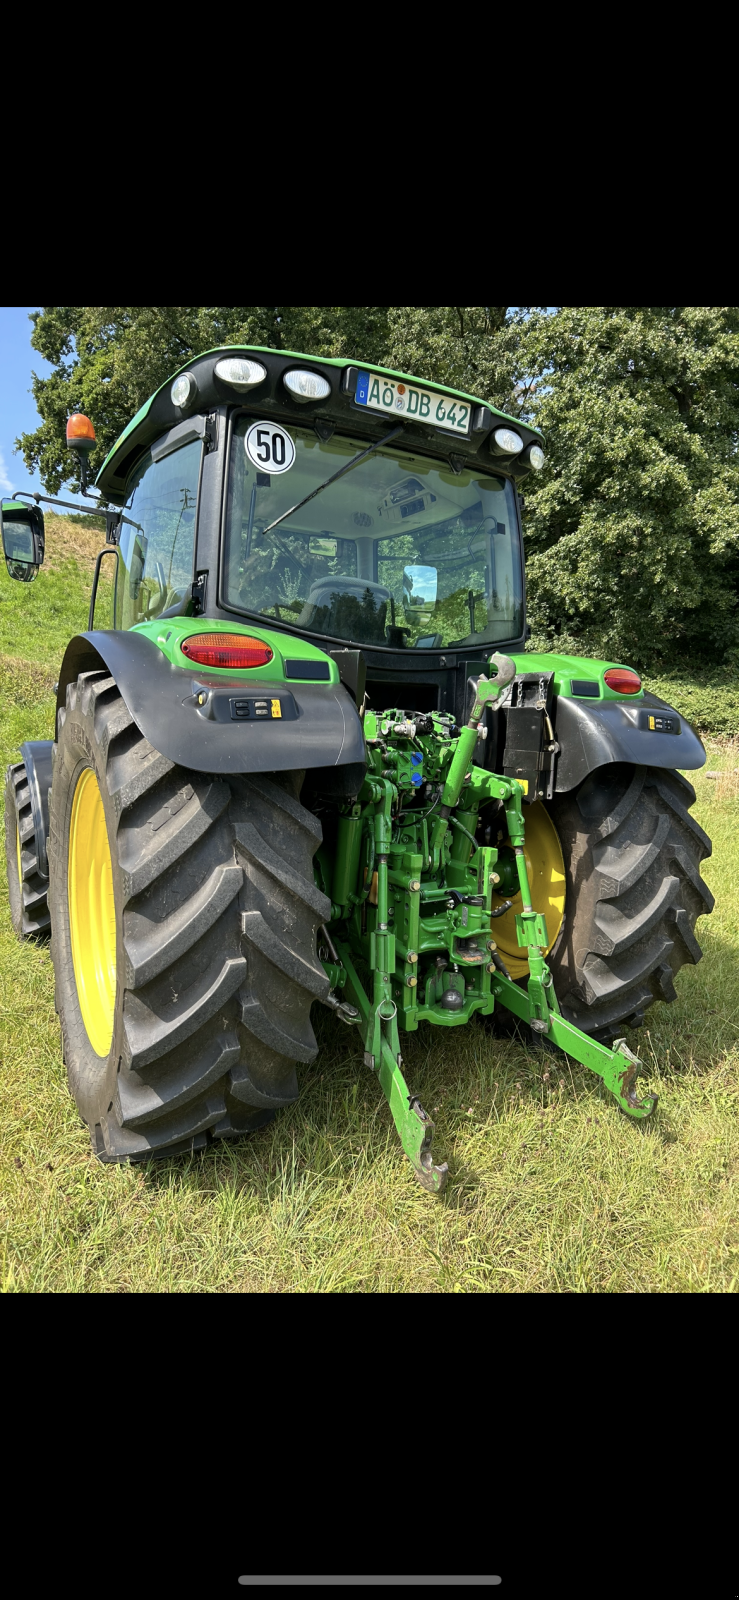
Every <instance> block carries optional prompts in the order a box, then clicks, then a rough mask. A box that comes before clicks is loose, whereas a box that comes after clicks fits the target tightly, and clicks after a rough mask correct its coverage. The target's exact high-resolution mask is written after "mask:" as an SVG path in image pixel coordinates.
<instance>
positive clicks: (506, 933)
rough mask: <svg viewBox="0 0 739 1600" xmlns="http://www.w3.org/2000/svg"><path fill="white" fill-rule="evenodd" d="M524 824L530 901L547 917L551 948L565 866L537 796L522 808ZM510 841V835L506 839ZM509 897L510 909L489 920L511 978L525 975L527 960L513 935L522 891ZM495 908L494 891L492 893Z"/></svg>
mask: <svg viewBox="0 0 739 1600" xmlns="http://www.w3.org/2000/svg"><path fill="white" fill-rule="evenodd" d="M523 815H524V822H525V824H526V832H525V844H524V855H525V857H526V871H527V872H528V875H529V883H530V885H531V904H532V906H533V907H534V910H535V911H543V913H544V916H545V917H546V920H547V933H548V935H549V944H548V945H547V950H551V948H552V945H553V944H555V942H556V940H557V936H558V934H559V930H560V928H561V926H562V918H563V916H564V910H565V868H564V861H563V859H562V846H561V845H560V842H559V838H558V835H557V830H556V828H555V826H554V823H553V822H552V819H551V817H550V815H549V812H548V811H547V810H546V808H545V807H544V806H543V805H542V803H541V801H540V800H535V801H534V804H533V805H531V806H524V808H523ZM506 844H508V845H510V839H507V840H506ZM506 899H507V900H508V899H511V900H512V902H513V903H512V905H511V909H510V911H506V914H505V916H504V917H496V918H495V920H494V921H493V924H492V929H493V938H494V939H495V942H496V944H497V946H498V950H499V952H500V954H501V956H502V957H503V960H504V962H505V964H506V966H507V968H508V971H509V972H510V974H511V977H512V978H526V977H528V972H529V963H528V960H527V958H526V956H525V955H524V954H523V951H522V950H521V949H520V948H519V943H518V939H517V937H516V912H520V911H521V910H522V903H521V891H520V890H519V892H518V894H517V895H516V896H515V897H514V896H512V895H506ZM493 909H495V895H493Z"/></svg>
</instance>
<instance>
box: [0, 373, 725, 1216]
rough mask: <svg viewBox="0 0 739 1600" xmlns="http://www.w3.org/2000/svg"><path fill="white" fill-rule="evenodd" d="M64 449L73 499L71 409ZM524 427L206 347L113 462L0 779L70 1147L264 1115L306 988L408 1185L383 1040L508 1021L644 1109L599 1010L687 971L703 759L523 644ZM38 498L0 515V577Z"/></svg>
mask: <svg viewBox="0 0 739 1600" xmlns="http://www.w3.org/2000/svg"><path fill="white" fill-rule="evenodd" d="M68 438H69V441H70V444H71V445H72V446H73V447H74V448H75V449H76V450H77V451H78V452H79V456H80V461H81V467H82V489H83V493H88V491H87V485H86V473H85V464H86V460H87V455H88V453H89V451H90V449H91V448H92V446H93V444H94V431H93V429H92V426H91V424H90V423H89V421H88V419H86V418H84V417H81V416H75V417H73V418H71V419H70V423H69V427H68ZM542 446H543V441H542V438H541V436H540V434H539V433H537V432H536V430H535V429H533V428H531V427H528V426H526V425H523V424H521V423H520V422H517V421H514V420H512V419H511V418H509V417H507V416H505V415H504V414H503V413H501V412H498V411H496V410H495V409H494V408H493V407H492V406H490V405H487V404H486V403H485V402H483V401H481V400H477V399H475V398H474V397H473V396H471V395H465V394H462V393H459V392H457V391H456V390H452V389H446V388H443V387H442V386H440V385H438V384H425V383H420V382H418V381H417V380H416V379H415V378H413V377H409V376H407V375H405V374H403V373H396V372H389V371H386V370H383V369H379V368H373V367H369V366H367V367H364V368H363V367H360V366H358V365H356V364H351V363H350V362H348V361H345V360H318V359H314V358H313V357H311V356H305V355H299V354H291V353H289V352H288V353H285V352H283V351H276V350H271V349H258V348H251V347H248V348H247V347H229V348H227V349H219V350H214V351H209V352H207V353H206V354H205V355H202V356H199V357H198V358H197V359H195V360H192V361H190V362H188V364H187V365H186V366H185V367H184V368H183V369H182V371H180V372H179V373H177V374H176V376H175V377H174V379H171V380H168V382H167V383H165V384H164V385H163V386H162V387H161V388H160V389H159V390H158V391H157V392H156V394H154V395H153V396H152V397H151V399H150V400H148V401H147V403H146V404H145V405H144V406H142V408H141V410H140V411H139V412H138V413H137V415H136V416H135V417H134V418H133V421H132V422H131V423H129V425H128V427H127V428H126V429H125V431H124V433H123V434H122V435H121V437H120V439H119V440H118V442H117V444H116V445H115V446H114V448H113V449H112V450H111V452H110V454H109V455H108V457H107V459H106V460H105V462H104V464H103V466H102V467H101V469H100V472H99V473H98V476H97V479H96V486H97V491H98V494H99V497H100V498H99V500H98V501H97V502H96V509H97V510H98V511H99V510H100V508H101V507H105V508H106V510H105V515H106V522H107V542H106V546H105V549H104V551H101V553H100V556H99V557H98V562H97V567H96V575H95V580H94V583H93V594H92V600H91V607H90V623H89V630H88V632H87V633H83V634H79V635H78V636H77V637H75V638H73V639H72V640H71V641H70V643H69V645H68V647H67V650H66V653H65V656H64V660H63V662H62V664H61V670H60V675H59V684H58V692H57V714H56V739H55V740H54V741H53V742H52V741H45V740H42V741H33V742H29V743H28V744H26V745H24V746H23V748H22V751H21V754H22V757H23V759H22V761H21V762H20V763H18V764H16V765H15V766H13V767H11V768H10V770H9V772H8V778H7V790H6V842H7V860H8V877H9V884H10V905H11V914H12V919H13V926H14V928H15V931H16V933H17V934H18V936H19V937H20V938H22V939H39V938H43V937H45V936H47V935H48V934H49V933H50V934H51V954H52V959H53V964H54V973H55V982H56V1007H57V1011H58V1013H59V1017H60V1021H61V1029H62V1039H63V1048H64V1059H65V1062H66V1066H67V1071H68V1075H69V1082H70V1087H71V1090H72V1094H73V1095H74V1098H75V1101H76V1104H77V1106H78V1108H79V1112H80V1115H81V1117H82V1118H83V1119H84V1121H85V1123H86V1124H87V1126H88V1128H89V1130H90V1137H91V1140H92V1145H93V1149H94V1150H95V1152H96V1153H97V1155H98V1156H99V1157H100V1159H101V1161H125V1160H127V1159H130V1160H140V1159H147V1158H151V1157H157V1156H158V1157H161V1156H171V1155H174V1154H177V1153H179V1152H185V1151H192V1150H194V1149H199V1148H201V1147H203V1146H204V1145H206V1143H208V1142H209V1141H211V1140H216V1139H233V1138H238V1137H239V1136H241V1135H243V1134H247V1133H249V1132H251V1131H252V1130H254V1129H256V1128H258V1127H260V1126H261V1125H262V1124H263V1123H265V1122H266V1121H267V1120H269V1119H270V1118H271V1117H272V1116H273V1115H274V1114H275V1112H276V1111H277V1110H279V1108H280V1107H282V1106H285V1105H288V1104H290V1103H292V1102H293V1101H295V1099H296V1098H297V1095H298V1078H297V1074H296V1064H297V1066H298V1067H300V1066H303V1065H304V1064H305V1063H307V1062H310V1061H311V1060H312V1059H313V1058H314V1056H315V1054H316V1050H317V1046H316V1041H315V1037H314V1034H313V1030H312V1027H311V1010H312V1007H313V1006H314V1005H315V1004H316V1003H320V1004H323V1005H325V1006H328V1007H330V1008H331V1009H332V1010H333V1011H334V1012H335V1013H336V1015H337V1017H339V1018H340V1019H341V1020H342V1021H343V1022H344V1023H346V1024H347V1025H348V1026H350V1027H355V1028H357V1029H358V1030H359V1032H360V1034H361V1039H362V1049H363V1060H364V1069H365V1070H367V1071H368V1072H372V1073H374V1074H375V1075H376V1077H377V1078H378V1079H379V1082H380V1084H381V1085H382V1088H383V1090H384V1092H385V1094H386V1096H387V1098H388V1101H389V1103H390V1108H391V1111H392V1114H393V1117H394V1119H395V1123H396V1126H397V1128H398V1132H399V1135H400V1138H401V1141H402V1144H403V1147H404V1149H405V1151H406V1153H407V1155H408V1157H409V1159H410V1161H411V1163H412V1165H413V1168H414V1170H415V1172H416V1175H417V1176H418V1178H419V1180H420V1182H421V1183H422V1184H423V1185H424V1186H425V1187H426V1188H427V1189H429V1190H431V1191H439V1190H441V1189H442V1188H443V1187H444V1183H445V1181H446V1176H447V1168H446V1165H445V1164H443V1165H439V1164H437V1163H436V1162H435V1160H434V1157H433V1154H432V1149H431V1145H432V1135H433V1124H432V1122H431V1120H430V1118H429V1116H428V1115H427V1113H426V1111H425V1110H424V1109H423V1106H422V1104H421V1100H420V1099H419V1096H418V1094H417V1093H416V1092H414V1090H412V1089H410V1088H409V1086H408V1084H407V1083H406V1081H405V1078H404V1075H403V1061H402V1054H401V1041H402V1037H403V1034H404V1033H408V1032H415V1030H416V1029H417V1028H418V1027H419V1025H420V1024H431V1025H433V1026H436V1027H442V1028H447V1029H450V1030H451V1029H454V1028H460V1027H464V1026H466V1025H467V1024H468V1023H470V1022H471V1020H472V1018H473V1017H474V1015H475V1013H479V1014H480V1016H481V1017H484V1018H492V1017H493V1015H494V1013H497V1014H498V1017H499V1019H501V1018H505V1017H508V1018H509V1020H510V1022H511V1027H513V1025H514V1024H513V1019H518V1021H519V1023H523V1024H524V1025H526V1026H527V1027H528V1028H529V1029H530V1030H531V1037H532V1042H534V1041H536V1042H537V1043H539V1044H541V1043H544V1042H547V1043H548V1044H549V1045H550V1047H551V1048H553V1049H556V1048H558V1049H560V1050H562V1051H565V1052H567V1054H569V1055H570V1056H571V1057H574V1058H575V1059H576V1060H577V1061H579V1062H582V1063H584V1064H586V1065H587V1066H588V1067H590V1068H592V1070H593V1071H594V1072H595V1073H597V1074H598V1075H599V1076H600V1077H601V1078H602V1080H603V1081H604V1083H605V1084H606V1085H607V1086H608V1088H609V1089H610V1090H611V1091H612V1093H613V1094H614V1096H615V1099H616V1101H617V1102H618V1104H619V1106H620V1107H621V1109H622V1110H623V1111H624V1112H625V1113H626V1114H627V1115H629V1116H631V1117H634V1118H643V1117H646V1116H648V1115H650V1114H651V1113H652V1111H653V1110H654V1106H655V1103H656V1097H655V1096H654V1095H650V1094H643V1095H641V1096H640V1094H639V1092H638V1090H637V1087H636V1079H637V1075H638V1071H639V1062H638V1059H637V1057H636V1056H634V1055H633V1054H632V1052H631V1051H630V1050H629V1048H628V1046H627V1044H626V1041H625V1039H624V1037H623V1030H624V1028H625V1027H629V1028H635V1027H637V1026H638V1025H639V1024H640V1023H641V1022H642V1020H643V1018H644V1015H645V1012H646V1010H647V1008H648V1007H650V1006H651V1005H652V1004H653V1002H654V1001H655V1000H666V1001H670V1000H672V999H674V998H675V988H674V980H675V975H676V973H677V972H678V970H679V969H680V967H681V966H682V965H683V964H684V963H686V962H695V961H698V960H699V959H700V954H701V952H700V948H699V945H698V943H697V940H696V937H695V924H696V919H697V918H698V917H699V916H701V915H703V914H704V913H705V912H707V911H710V910H711V907H712V904H713V900H712V896H711V894H710V892H709V890H708V888H707V887H706V885H705V884H704V883H703V881H702V879H701V874H700V864H701V861H702V860H703V859H704V857H706V856H707V855H709V854H710V849H711V846H710V842H709V840H708V838H707V837H706V835H705V833H703V832H702V830H701V829H700V828H699V827H698V826H697V824H696V823H695V822H694V821H693V819H692V818H691V815H690V806H691V804H692V802H693V800H694V798H695V795H694V792H693V790H692V788H691V786H690V784H689V783H688V782H687V781H686V780H685V779H684V778H683V777H682V776H680V773H679V771H678V770H676V769H678V768H680V769H685V768H688V769H690V768H697V767H700V766H702V764H703V762H704V760H705V753H704V750H703V747H702V745H701V743H700V741H699V739H698V738H697V737H696V735H695V733H694V732H693V730H692V728H691V727H690V726H689V725H688V724H687V723H686V722H685V721H684V719H683V718H682V716H680V715H678V713H677V712H676V711H674V710H672V709H671V708H670V707H669V706H667V705H665V704H664V702H663V701H661V700H659V699H657V698H656V697H655V696H654V695H651V694H648V693H645V692H644V690H643V689H642V686H641V683H640V680H639V677H638V676H637V674H636V673H635V672H634V671H633V670H632V669H631V668H629V667H628V666H624V665H623V664H621V663H619V662H611V661H589V660H583V659H581V658H579V657H574V656H564V655H538V654H533V653H530V652H527V651H526V649H525V645H526V640H527V637H528V630H527V627H526V622H525V612H524V564H523V550H522V532H521V513H522V509H523V497H522V494H521V486H522V484H523V483H524V480H525V478H526V476H527V474H528V473H530V472H532V471H534V472H536V471H537V470H540V469H541V467H542V466H543V464H544V453H543V448H542ZM40 498H43V497H34V496H29V495H26V496H25V497H24V496H20V497H19V496H16V497H15V498H14V500H12V501H6V502H5V503H4V505H3V530H2V531H3V544H4V550H5V556H6V561H7V565H8V570H9V572H10V574H11V576H13V577H16V578H19V579H25V580H27V579H28V578H29V577H33V576H34V575H35V573H36V572H37V571H38V567H39V565H40V563H41V561H42V560H43V553H44V551H43V515H42V513H41V511H40V509H39V499H40ZM26 502H28V503H26ZM56 503H60V502H56ZM75 509H78V508H75ZM105 555H109V556H111V557H112V558H113V560H114V562H115V581H114V586H113V615H112V618H106V621H109V622H110V624H111V625H110V626H108V627H104V628H102V629H96V628H95V627H94V612H95V599H96V590H97V584H98V574H99V571H100V568H101V563H102V560H103V557H104V556H105ZM450 1044H451V1040H450ZM452 1063H453V1053H452V1052H450V1071H453V1064H452ZM416 1087H422V1086H421V1085H418V1086H416Z"/></svg>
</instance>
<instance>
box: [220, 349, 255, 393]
mask: <svg viewBox="0 0 739 1600" xmlns="http://www.w3.org/2000/svg"><path fill="white" fill-rule="evenodd" d="M266 376H267V368H266V367H263V366H262V363H261V361H247V360H245V358H244V357H243V356H224V357H223V358H222V359H221V360H220V361H217V362H216V377H217V378H221V379H222V381H223V383H227V384H228V385H229V387H230V388H231V389H238V391H239V394H244V393H245V391H246V390H247V389H253V388H254V385H255V384H257V383H261V382H262V380H263V379H264V378H266Z"/></svg>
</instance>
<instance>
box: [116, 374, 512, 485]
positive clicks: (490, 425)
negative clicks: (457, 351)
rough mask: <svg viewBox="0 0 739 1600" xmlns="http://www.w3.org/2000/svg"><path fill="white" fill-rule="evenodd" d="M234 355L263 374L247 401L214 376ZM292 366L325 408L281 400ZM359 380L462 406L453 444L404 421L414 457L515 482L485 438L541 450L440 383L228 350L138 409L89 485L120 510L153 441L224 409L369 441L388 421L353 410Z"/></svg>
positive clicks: (490, 411)
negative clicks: (175, 392)
mask: <svg viewBox="0 0 739 1600" xmlns="http://www.w3.org/2000/svg"><path fill="white" fill-rule="evenodd" d="M238 355H243V356H258V357H259V359H260V361H261V363H262V365H263V366H264V367H265V368H266V369H267V376H266V378H265V379H264V380H263V381H262V382H261V383H260V384H259V386H258V388H256V389H255V391H254V393H253V396H252V394H250V393H249V394H246V395H239V394H237V393H236V392H235V391H234V389H233V388H232V387H231V386H230V385H229V384H228V383H225V382H224V381H223V380H222V379H221V378H219V377H217V376H216V372H215V368H216V365H217V363H218V362H219V361H220V360H221V359H222V358H223V357H225V356H238ZM296 365H299V366H300V367H301V368H303V369H306V370H308V371H319V372H320V373H321V374H322V375H323V376H324V377H325V378H327V379H328V381H329V383H330V385H331V392H330V394H329V395H328V397H327V398H326V399H325V400H318V401H308V402H305V401H303V402H298V401H297V400H295V399H294V398H293V397H292V395H290V394H289V393H288V391H287V389H286V388H285V386H284V384H283V383H282V378H283V375H284V373H285V372H288V371H289V370H290V369H291V368H292V369H294V368H295V367H296ZM182 372H191V373H193V375H194V377H195V380H196V384H197V390H196V392H195V395H194V398H193V400H192V402H191V403H190V404H189V405H187V406H186V407H180V406H177V405H175V404H174V402H173V400H172V397H171V388H172V384H173V382H174V379H175V378H176V377H178V376H179V374H180V373H182ZM360 372H368V373H370V375H371V374H377V375H378V376H379V377H386V378H394V379H396V380H398V381H400V382H401V383H406V384H413V385H415V386H416V387H418V388H423V389H427V390H429V391H431V392H432V393H433V394H438V395H440V396H441V395H447V396H449V397H450V398H451V399H453V400H456V401H459V402H461V403H463V404H464V403H466V404H468V405H469V406H470V408H471V428H470V432H469V434H468V435H467V436H466V437H465V436H463V435H459V436H456V435H454V434H452V433H450V432H449V431H448V430H446V429H442V428H438V427H433V426H429V424H428V423H424V422H422V421H416V420H415V419H410V418H408V420H404V427H403V435H404V438H405V437H407V440H408V444H409V446H410V447H411V448H412V449H413V450H414V451H421V452H428V454H430V455H436V456H438V455H439V454H440V453H441V454H444V455H446V454H449V453H450V452H451V453H452V454H453V455H456V456H459V457H460V458H461V460H462V461H463V462H465V463H468V462H469V463H470V464H471V462H472V461H473V460H474V461H475V462H478V463H480V464H482V461H483V460H484V461H485V465H486V466H488V467H490V466H492V465H493V464H494V465H495V467H496V469H497V470H498V471H503V472H506V473H508V474H510V475H511V476H512V477H515V478H519V477H523V476H524V475H525V473H526V472H527V471H528V468H527V467H526V466H523V465H521V466H519V467H518V468H517V467H516V464H515V461H513V462H509V461H508V462H507V461H506V460H505V459H500V458H499V457H497V456H492V455H491V452H490V450H489V448H484V447H486V446H487V440H488V436H489V435H490V434H491V433H492V431H493V429H494V428H496V427H498V426H500V424H501V423H504V422H508V423H513V425H514V427H515V430H516V432H517V433H518V434H519V435H520V436H521V438H522V439H523V442H524V447H526V446H527V445H530V444H533V443H537V444H538V443H541V439H542V436H541V434H540V433H539V431H538V429H536V428H531V427H529V426H528V424H525V423H522V422H520V421H519V420H518V418H515V417H510V416H508V415H507V413H506V412H505V411H499V410H498V409H497V408H496V407H495V406H492V405H490V404H489V402H488V401H487V400H482V399H480V398H479V397H478V396H477V395H471V394H466V393H465V392H464V390H462V389H450V388H448V387H447V386H446V385H445V384H442V383H427V382H426V380H425V379H422V378H415V377H413V375H412V374H410V373H406V372H394V371H392V370H391V369H390V368H389V367H378V366H376V365H373V364H372V363H371V362H364V363H360V362H357V361H350V360H349V359H348V358H346V357H342V358H339V359H336V358H332V357H326V356H311V355H305V354H302V353H301V352H300V351H296V350H274V349H272V348H268V347H266V346H264V345H240V344H237V345H233V344H232V345H223V346H220V347H219V348H218V349H217V350H206V351H204V353H203V354H202V355H199V356H193V358H192V360H190V361H187V362H185V365H184V366H182V367H179V368H178V370H177V372H174V373H172V374H171V376H170V377H169V378H167V380H166V382H165V383H163V384H162V385H161V387H160V388H159V389H157V390H156V391H155V393H154V394H153V395H151V397H150V399H148V400H147V401H145V403H144V405H143V406H142V407H141V409H140V410H139V411H137V412H136V415H135V417H133V418H132V420H131V421H130V422H129V424H128V427H126V428H124V430H123V433H122V434H121V435H120V438H119V439H117V440H116V443H115V444H114V446H113V448H112V450H110V451H109V453H108V455H107V456H106V458H105V461H104V462H103V465H102V467H101V468H100V471H99V473H98V475H97V478H96V480H95V481H96V484H97V487H98V488H99V489H100V490H101V492H102V494H103V495H104V496H106V498H107V499H108V500H110V501H112V502H113V504H122V503H123V500H124V497H125V488H126V482H127V480H128V478H129V476H130V473H131V469H132V468H133V466H134V465H135V464H136V461H137V460H138V459H139V457H140V456H141V455H142V454H143V453H144V452H145V451H146V450H147V449H148V448H149V447H150V445H152V444H153V443H154V441H155V439H157V438H158V437H159V436H160V435H161V434H162V433H164V432H166V430H167V429H168V428H171V427H174V426H175V424H176V423H179V422H184V421H186V419H187V418H188V417H191V416H195V415H197V414H202V413H203V412H204V411H208V410H214V409H215V408H216V407H217V406H223V405H226V404H229V403H230V404H232V405H233V404H239V405H241V406H246V407H247V408H249V407H251V406H253V408H254V410H255V411H257V412H258V413H259V414H260V415H265V416H274V417H275V419H277V418H278V417H279V418H280V420H281V421H283V422H287V423H293V424H294V425H295V426H302V427H305V425H306V423H307V424H309V425H310V423H311V422H314V423H315V422H321V421H323V422H329V423H332V424H333V425H334V426H340V425H343V427H344V428H346V429H347V430H348V431H350V432H351V433H352V434H354V435H356V436H357V437H359V438H363V437H365V436H366V437H367V438H368V439H370V440H371V439H373V438H376V437H377V436H378V434H380V435H381V434H383V433H385V432H387V426H388V422H389V421H391V416H390V414H389V413H388V412H379V411H371V410H368V409H367V408H366V407H364V406H360V405H358V404H357V403H356V399H355V395H356V387H357V376H358V374H359V373H360ZM392 420H400V419H392ZM398 442H399V443H400V440H399V441H398ZM483 449H484V455H483Z"/></svg>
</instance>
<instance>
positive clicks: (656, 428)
mask: <svg viewBox="0 0 739 1600" xmlns="http://www.w3.org/2000/svg"><path fill="white" fill-rule="evenodd" d="M524 346H525V348H522V351H521V360H522V368H525V369H526V370H527V371H528V372H529V373H532V374H535V376H536V378H538V386H537V389H536V391H535V397H534V400H533V402H531V406H530V414H531V415H532V416H533V419H534V420H535V422H536V423H537V425H538V426H539V427H541V428H542V430H543V432H544V434H545V436H546V442H547V456H548V462H549V465H548V467H547V469H546V470H545V472H544V474H543V475H542V479H541V481H540V482H538V483H537V482H536V481H535V480H534V478H533V474H532V477H531V478H530V479H528V480H527V488H526V518H525V531H526V544H527V552H528V562H527V583H528V603H529V618H530V621H531V624H532V629H533V631H534V635H535V641H536V642H537V643H538V644H539V645H540V646H541V647H542V648H550V649H551V648H555V649H573V650H576V651H577V652H578V653H580V654H596V655H600V656H605V657H610V658H611V659H616V660H619V659H620V660H626V661H629V662H633V664H634V665H636V666H639V667H642V668H644V667H659V666H663V667H674V666H677V665H679V664H680V663H681V662H684V661H685V660H686V659H692V660H693V661H696V662H697V661H706V662H720V661H723V660H729V661H731V660H732V659H733V660H737V659H739V655H738V652H739V625H738V623H739V618H738V613H737V590H738V588H739V458H738V457H737V440H738V438H739V308H737V307H735V306H724V307H712V306H632V307H621V306H565V307H562V308H561V309H560V310H558V311H557V312H556V313H555V314H554V315H551V316H543V315H541V314H539V313H535V314H534V315H532V316H531V317H530V318H529V320H528V323H527V327H526V332H525V339H524Z"/></svg>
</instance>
